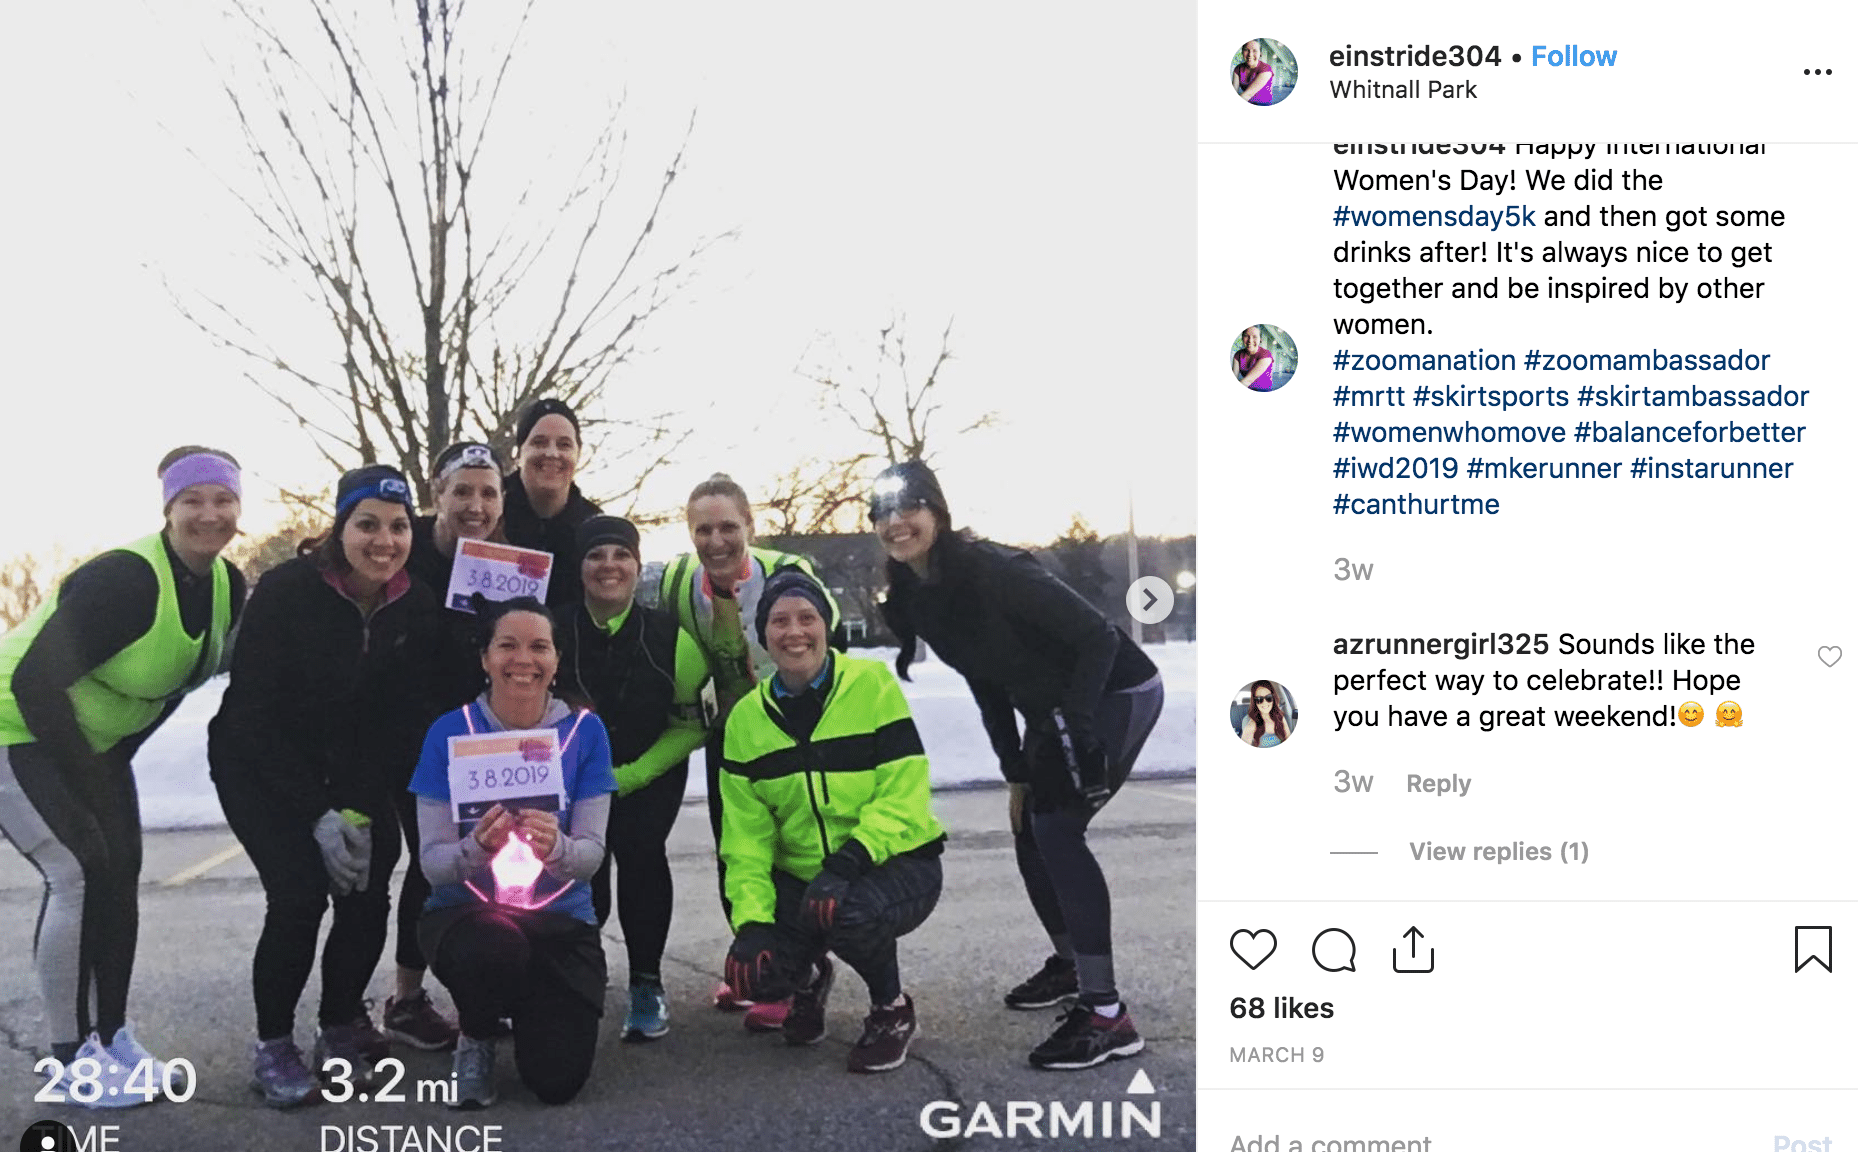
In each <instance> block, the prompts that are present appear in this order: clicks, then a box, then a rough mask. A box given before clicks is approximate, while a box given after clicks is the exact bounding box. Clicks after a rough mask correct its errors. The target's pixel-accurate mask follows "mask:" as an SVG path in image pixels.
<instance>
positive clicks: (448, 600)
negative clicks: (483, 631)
mask: <svg viewBox="0 0 1858 1152" xmlns="http://www.w3.org/2000/svg"><path fill="white" fill-rule="evenodd" d="M554 562H555V557H554V556H552V555H551V554H549V553H547V552H538V551H536V550H535V549H533V548H518V547H516V546H515V545H514V544H493V543H491V542H490V541H489V540H460V541H459V542H458V552H457V554H456V555H454V556H453V557H452V582H451V584H450V585H448V586H447V587H446V589H445V604H446V606H447V607H449V608H455V609H457V610H458V611H460V612H469V611H471V596H472V594H473V593H476V594H478V595H480V596H482V597H483V598H484V599H486V600H514V599H516V598H517V597H518V596H533V597H535V598H536V599H537V600H547V599H548V573H549V569H550V567H552V566H553V565H554Z"/></svg>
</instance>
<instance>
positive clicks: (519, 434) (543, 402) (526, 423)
mask: <svg viewBox="0 0 1858 1152" xmlns="http://www.w3.org/2000/svg"><path fill="white" fill-rule="evenodd" d="M544 416H560V417H562V418H564V419H565V420H567V422H568V423H570V424H572V425H574V438H575V439H576V440H579V439H580V438H581V418H580V417H579V416H576V415H575V414H574V409H572V408H570V407H568V406H567V404H566V403H564V402H562V401H560V400H557V399H555V398H554V397H553V396H545V397H543V398H542V399H540V400H537V401H536V402H535V403H534V404H531V405H529V407H527V408H525V409H523V414H522V415H521V416H520V417H518V418H517V420H516V443H517V444H521V443H522V442H523V441H525V440H527V439H529V433H531V432H534V431H535V426H536V425H537V424H538V423H540V422H541V419H542V417H544Z"/></svg>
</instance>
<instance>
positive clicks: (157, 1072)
mask: <svg viewBox="0 0 1858 1152" xmlns="http://www.w3.org/2000/svg"><path fill="white" fill-rule="evenodd" d="M104 1048H105V1049H106V1050H107V1051H108V1052H109V1054H110V1055H111V1056H112V1057H114V1058H115V1060H116V1063H117V1064H119V1065H121V1066H123V1067H126V1068H130V1069H133V1068H134V1067H135V1066H136V1065H137V1064H139V1063H140V1062H142V1061H144V1060H148V1061H151V1062H152V1063H153V1064H154V1076H153V1079H152V1080H149V1081H148V1082H149V1083H151V1084H153V1085H156V1086H157V1087H159V1086H161V1085H166V1086H167V1088H168V1090H169V1091H170V1092H178V1091H180V1085H179V1083H177V1081H178V1080H179V1079H180V1077H179V1074H178V1070H177V1069H176V1068H175V1067H174V1064H173V1062H172V1061H169V1060H163V1059H161V1058H160V1057H158V1056H156V1055H155V1054H154V1053H153V1052H150V1051H149V1050H148V1049H146V1048H144V1047H142V1042H141V1041H140V1040H137V1039H136V1038H135V1022H134V1021H132V1020H125V1021H124V1022H123V1026H122V1027H121V1028H118V1029H117V1030H116V1036H115V1038H114V1039H112V1040H111V1041H110V1042H109V1043H108V1044H105V1045H104ZM137 1083H138V1085H139V1084H140V1083H141V1081H138V1082H137Z"/></svg>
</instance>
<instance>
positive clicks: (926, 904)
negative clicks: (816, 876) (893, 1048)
mask: <svg viewBox="0 0 1858 1152" xmlns="http://www.w3.org/2000/svg"><path fill="white" fill-rule="evenodd" d="M941 896H942V858H941V856H939V855H926V854H925V855H917V854H909V853H906V854H905V855H902V856H893V857H892V858H890V859H889V860H886V861H885V862H884V863H883V864H880V865H879V866H878V867H876V868H873V869H871V871H869V872H867V873H865V874H864V875H863V876H861V877H859V878H858V879H857V880H855V881H853V883H852V886H851V889H850V890H849V891H848V892H847V893H846V895H845V900H844V902H843V903H842V904H840V905H839V910H838V914H837V915H836V916H835V917H834V918H833V924H832V928H831V929H830V930H829V931H826V932H821V931H820V930H819V929H818V928H817V927H815V926H813V925H809V924H807V923H806V922H805V921H804V920H803V919H802V918H801V915H800V911H801V904H802V901H803V900H804V899H805V897H806V881H804V880H801V879H800V878H798V877H796V876H791V875H789V874H788V873H786V872H783V871H781V870H780V869H779V868H776V869H775V870H774V931H775V935H776V937H777V939H778V941H779V943H778V945H777V946H776V949H775V956H774V968H775V973H776V976H775V979H774V980H772V981H770V982H769V984H768V986H767V987H765V988H761V989H758V990H757V992H758V998H759V999H764V1000H765V999H771V998H772V999H779V998H781V997H783V996H786V995H788V994H790V993H792V991H793V990H794V989H795V988H798V987H800V986H802V985H804V984H806V983H808V982H809V981H810V980H811V972H812V967H813V964H814V963H815V962H816V961H817V960H818V959H819V958H820V957H822V956H824V955H825V954H826V953H827V952H829V951H830V952H836V953H838V956H839V959H841V960H843V961H845V963H846V964H847V965H849V966H850V967H851V969H852V971H854V972H856V973H858V976H859V978H860V979H861V980H863V981H864V982H865V987H866V988H868V989H870V992H871V1003H873V1004H889V1003H891V1002H892V1001H893V1000H895V999H896V998H897V997H898V996H900V995H902V994H903V978H902V976H901V974H900V973H899V971H898V968H897V938H898V937H899V936H905V935H908V934H909V933H911V932H914V931H915V930H916V929H918V928H920V927H922V923H923V921H925V920H927V919H928V918H929V913H931V912H933V911H935V906H936V901H937V900H939V899H941Z"/></svg>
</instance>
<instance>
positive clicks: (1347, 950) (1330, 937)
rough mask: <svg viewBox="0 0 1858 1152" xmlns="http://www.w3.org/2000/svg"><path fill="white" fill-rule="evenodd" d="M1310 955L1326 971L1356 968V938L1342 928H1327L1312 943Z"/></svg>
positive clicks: (1348, 970)
mask: <svg viewBox="0 0 1858 1152" xmlns="http://www.w3.org/2000/svg"><path fill="white" fill-rule="evenodd" d="M1310 955H1311V956H1313V957H1315V959H1316V966H1317V967H1318V968H1321V969H1322V970H1323V971H1324V972H1353V971H1354V970H1355V938H1354V937H1353V936H1350V935H1349V934H1348V933H1347V932H1344V931H1342V929H1340V928H1325V929H1323V930H1322V931H1321V932H1319V933H1317V934H1316V939H1315V941H1313V942H1312V943H1311V944H1310Z"/></svg>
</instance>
